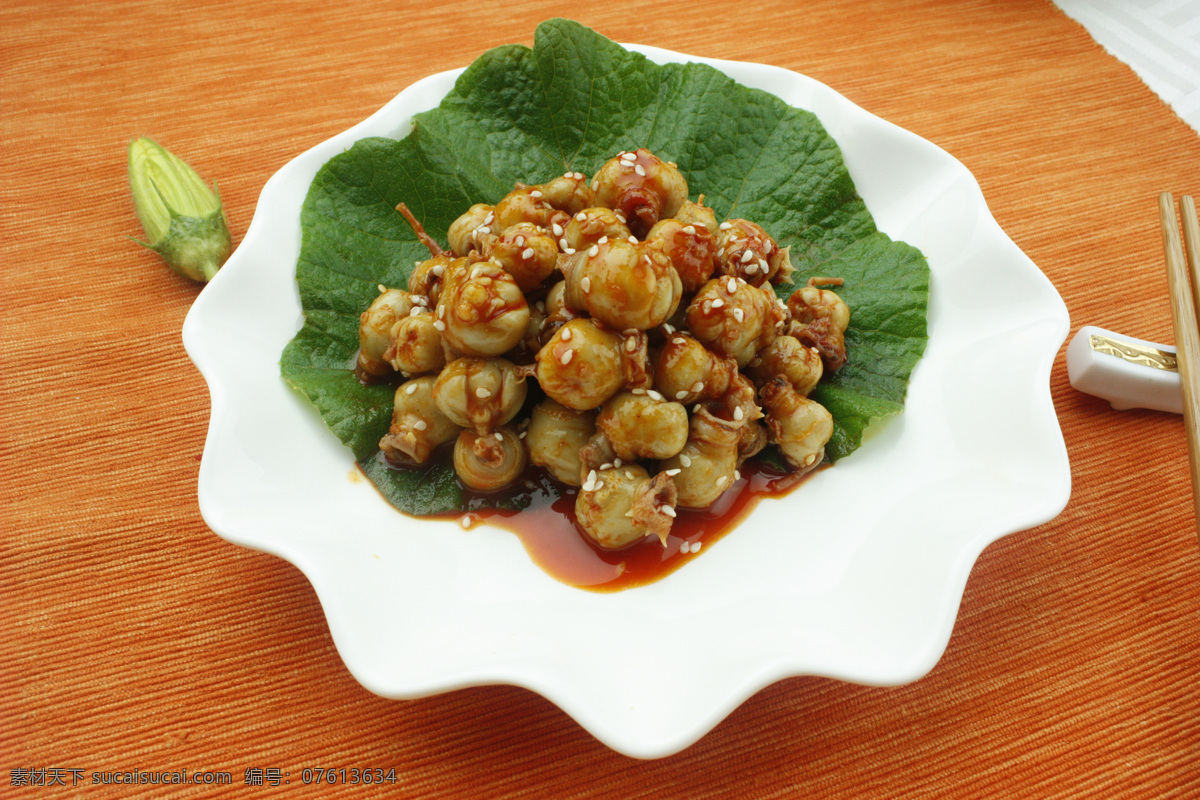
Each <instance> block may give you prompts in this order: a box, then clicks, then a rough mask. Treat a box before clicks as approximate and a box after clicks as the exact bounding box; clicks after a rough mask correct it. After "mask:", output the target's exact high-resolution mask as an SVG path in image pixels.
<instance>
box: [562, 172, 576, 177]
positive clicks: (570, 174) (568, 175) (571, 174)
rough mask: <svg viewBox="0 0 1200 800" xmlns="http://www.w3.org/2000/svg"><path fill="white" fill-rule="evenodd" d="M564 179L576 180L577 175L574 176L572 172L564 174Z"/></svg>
mask: <svg viewBox="0 0 1200 800" xmlns="http://www.w3.org/2000/svg"><path fill="white" fill-rule="evenodd" d="M563 177H564V178H574V177H575V175H574V173H571V172H564V173H563Z"/></svg>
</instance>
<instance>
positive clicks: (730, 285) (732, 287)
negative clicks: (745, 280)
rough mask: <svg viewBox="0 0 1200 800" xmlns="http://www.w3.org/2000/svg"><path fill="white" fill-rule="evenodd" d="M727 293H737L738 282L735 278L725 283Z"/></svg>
mask: <svg viewBox="0 0 1200 800" xmlns="http://www.w3.org/2000/svg"><path fill="white" fill-rule="evenodd" d="M725 291H727V292H729V293H730V294H733V293H735V292H736V291H737V281H735V280H734V279H733V278H730V279H729V280H727V281H725Z"/></svg>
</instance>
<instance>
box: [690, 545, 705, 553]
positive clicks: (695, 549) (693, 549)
mask: <svg viewBox="0 0 1200 800" xmlns="http://www.w3.org/2000/svg"><path fill="white" fill-rule="evenodd" d="M702 544H704V542H692V552H693V553H699V552H700V545H702Z"/></svg>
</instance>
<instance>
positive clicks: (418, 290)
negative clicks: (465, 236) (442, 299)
mask: <svg viewBox="0 0 1200 800" xmlns="http://www.w3.org/2000/svg"><path fill="white" fill-rule="evenodd" d="M453 261H454V257H453V256H450V255H445V254H443V255H440V256H434V257H433V258H427V259H425V260H424V261H418V262H417V265H416V266H415V267H414V268H413V271H412V272H410V273H409V275H408V291H409V294H414V295H420V296H422V297H425V298H427V299H428V300H429V305H431V306H433V305H436V304H437V301H438V295H439V294H440V293H441V291H442V275H443V274H444V273H445V271H446V268H447V267H449V266H450V264H451V263H452V262H453Z"/></svg>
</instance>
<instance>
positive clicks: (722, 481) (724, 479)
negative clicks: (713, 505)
mask: <svg viewBox="0 0 1200 800" xmlns="http://www.w3.org/2000/svg"><path fill="white" fill-rule="evenodd" d="M727 483H729V476H728V475H722V476H721V477H719V478H717V486H724V485H725V484H727Z"/></svg>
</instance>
